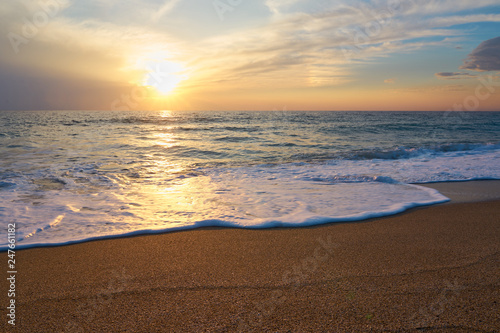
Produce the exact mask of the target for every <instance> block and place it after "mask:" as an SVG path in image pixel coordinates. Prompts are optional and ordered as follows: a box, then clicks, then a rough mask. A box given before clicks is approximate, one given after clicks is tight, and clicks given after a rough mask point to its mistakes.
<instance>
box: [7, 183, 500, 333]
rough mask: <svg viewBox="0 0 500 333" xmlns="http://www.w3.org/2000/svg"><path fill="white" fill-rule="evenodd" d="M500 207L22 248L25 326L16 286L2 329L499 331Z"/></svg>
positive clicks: (451, 207)
mask: <svg viewBox="0 0 500 333" xmlns="http://www.w3.org/2000/svg"><path fill="white" fill-rule="evenodd" d="M456 184H460V183H456ZM463 184H464V183H462V187H461V188H462V189H463V188H465V187H466V186H467V185H466V186H463ZM430 186H432V185H430ZM452 186H457V185H452ZM458 201H459V200H458ZM499 213H500V201H498V200H496V201H495V200H493V201H486V202H484V201H483V202H473V203H460V202H459V203H453V202H452V203H448V204H444V205H437V206H431V207H426V208H420V209H414V210H411V211H409V212H406V213H403V214H399V215H396V216H393V217H387V218H381V219H373V220H369V221H364V222H360V223H337V224H329V225H325V226H319V227H311V228H299V229H268V230H242V229H221V228H208V229H199V230H192V231H185V232H175V233H168V234H162V235H152V236H140V237H130V238H121V239H113V240H104V241H93V242H88V243H82V244H76V245H71V246H63V247H53V248H39V249H28V250H21V251H17V267H18V274H17V281H16V285H17V287H16V288H17V297H16V300H17V303H16V306H17V307H16V328H15V330H13V329H12V328H11V327H10V325H8V324H7V319H6V316H5V313H6V310H5V306H6V305H7V295H6V292H4V291H6V290H7V287H8V286H7V284H6V282H5V280H4V282H2V284H1V287H2V295H0V296H1V298H0V300H1V302H2V303H1V304H3V306H4V312H3V313H4V315H3V317H4V318H3V320H2V321H1V322H0V331H1V332H3V331H16V332H190V331H192V332H204V331H206V332H234V331H253V332H499V331H500V316H499V315H498V314H499V313H500V307H499V303H500V297H499V296H500V293H499V290H500V288H499V287H500V283H499V278H500V266H499V249H500V219H499V216H500V214H499ZM1 260H2V262H4V263H6V262H7V258H6V253H2V254H1ZM3 267H4V268H5V267H6V264H4V266H3ZM4 271H7V269H6V268H5V269H4Z"/></svg>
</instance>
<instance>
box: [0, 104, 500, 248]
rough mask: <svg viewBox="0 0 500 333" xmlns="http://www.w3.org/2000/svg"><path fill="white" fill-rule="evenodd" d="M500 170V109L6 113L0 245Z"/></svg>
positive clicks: (339, 212) (275, 216)
mask: <svg viewBox="0 0 500 333" xmlns="http://www.w3.org/2000/svg"><path fill="white" fill-rule="evenodd" d="M477 179H500V112H292V111H283V112H281V111H272V112H217V111H211V112H201V111H200V112H175V111H151V112H137V111H126V112H125V111H114V112H109V111H1V112H0V220H1V221H2V222H3V227H2V229H1V230H0V233H1V235H0V250H6V249H7V244H8V243H7V224H8V223H15V224H16V238H17V243H16V248H28V247H39V246H48V245H62V244H70V243H75V242H82V241H87V240H92V239H99V238H111V237H120V236H125V235H135V234H148V233H159V232H168V231H174V230H184V229H192V228H197V227H204V226H221V227H237V228H271V227H300V226H311V225H317V224H322V223H330V222H348V221H359V220H363V219H367V218H372V217H379V216H386V215H391V214H396V213H399V212H402V211H404V210H406V209H409V208H412V207H417V206H422V205H430V204H436V203H442V202H446V201H448V200H449V199H448V198H447V197H445V196H443V195H442V194H440V193H439V192H437V191H436V190H433V189H429V188H426V187H422V186H419V185H418V184H421V183H429V182H443V181H465V180H477Z"/></svg>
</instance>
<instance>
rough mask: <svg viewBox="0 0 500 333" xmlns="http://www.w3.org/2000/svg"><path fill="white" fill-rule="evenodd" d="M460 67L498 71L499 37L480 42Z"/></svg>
mask: <svg viewBox="0 0 500 333" xmlns="http://www.w3.org/2000/svg"><path fill="white" fill-rule="evenodd" d="M460 69H468V70H473V71H500V37H496V38H493V39H489V40H487V41H484V42H482V43H481V44H479V46H478V47H477V48H476V49H475V50H474V51H472V52H471V53H470V54H469V55H468V56H467V59H466V60H465V61H464V65H463V66H462V67H460Z"/></svg>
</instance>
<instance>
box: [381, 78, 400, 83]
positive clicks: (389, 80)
mask: <svg viewBox="0 0 500 333" xmlns="http://www.w3.org/2000/svg"><path fill="white" fill-rule="evenodd" d="M396 80H397V79H396V78H392V79H387V80H384V83H387V84H394V83H396Z"/></svg>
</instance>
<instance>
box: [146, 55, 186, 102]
mask: <svg viewBox="0 0 500 333" xmlns="http://www.w3.org/2000/svg"><path fill="white" fill-rule="evenodd" d="M140 63H141V67H142V70H143V71H144V73H145V76H144V79H143V81H142V83H141V84H142V85H143V86H147V87H152V88H154V89H155V90H156V92H157V93H158V94H159V95H162V96H167V95H171V94H173V93H174V92H175V91H176V89H177V88H178V85H179V83H180V82H181V81H183V80H185V79H186V78H187V75H186V74H185V73H186V71H185V68H184V66H183V65H182V64H180V63H177V62H174V61H171V60H167V59H166V58H165V57H164V56H163V55H158V54H156V55H152V56H148V57H146V58H145V59H142V61H140Z"/></svg>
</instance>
